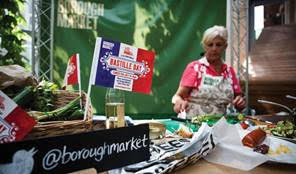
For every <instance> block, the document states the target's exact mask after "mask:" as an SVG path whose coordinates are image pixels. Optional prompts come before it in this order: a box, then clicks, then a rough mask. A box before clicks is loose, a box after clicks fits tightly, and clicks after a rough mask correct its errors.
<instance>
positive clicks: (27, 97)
mask: <svg viewBox="0 0 296 174" xmlns="http://www.w3.org/2000/svg"><path fill="white" fill-rule="evenodd" d="M33 94H34V88H33V87H32V86H27V87H25V88H24V89H23V90H22V91H21V92H20V93H19V94H17V95H16V96H15V97H14V98H13V101H14V102H15V103H17V104H18V105H19V106H21V107H22V108H24V107H25V106H27V105H28V104H29V103H31V101H32V99H33Z"/></svg>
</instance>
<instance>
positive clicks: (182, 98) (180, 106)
mask: <svg viewBox="0 0 296 174" xmlns="http://www.w3.org/2000/svg"><path fill="white" fill-rule="evenodd" d="M191 90H192V88H189V87H185V86H179V88H178V90H177V92H176V94H175V95H174V96H173V98H172V103H173V104H174V111H175V112H176V113H180V112H182V111H187V108H188V101H187V98H188V96H189V94H190V92H191Z"/></svg>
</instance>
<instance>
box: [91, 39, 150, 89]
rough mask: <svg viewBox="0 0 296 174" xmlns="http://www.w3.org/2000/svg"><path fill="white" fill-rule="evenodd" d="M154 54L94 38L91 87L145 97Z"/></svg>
mask: <svg viewBox="0 0 296 174" xmlns="http://www.w3.org/2000/svg"><path fill="white" fill-rule="evenodd" d="M154 57H155V54H154V52H152V51H147V50H144V49H140V48H136V47H134V46H131V45H128V44H125V43H120V42H116V41H112V40H108V39H104V38H100V37H99V38H97V41H96V46H95V53H94V58H93V64H92V74H91V84H92V85H100V86H104V87H108V88H116V89H121V90H126V91H132V92H140V93H145V94H149V93H150V92H151V86H152V76H153V65H154Z"/></svg>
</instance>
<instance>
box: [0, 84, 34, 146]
mask: <svg viewBox="0 0 296 174" xmlns="http://www.w3.org/2000/svg"><path fill="white" fill-rule="evenodd" d="M35 124H36V121H35V120H34V119H33V118H32V117H31V116H29V115H28V114H27V112H25V111H24V110H23V109H22V108H21V107H19V106H18V105H17V104H16V103H15V102H14V101H13V100H11V99H10V98H9V97H8V96H7V95H6V94H4V93H3V92H2V91H1V90H0V143H8V142H13V141H19V140H22V139H23V138H24V137H25V136H26V135H27V134H28V133H29V132H30V131H31V130H32V128H33V127H34V126H35Z"/></svg>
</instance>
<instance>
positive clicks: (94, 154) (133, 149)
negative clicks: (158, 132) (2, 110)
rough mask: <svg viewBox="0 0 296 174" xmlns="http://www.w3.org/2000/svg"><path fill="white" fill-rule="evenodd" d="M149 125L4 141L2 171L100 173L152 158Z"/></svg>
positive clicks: (0, 151)
mask: <svg viewBox="0 0 296 174" xmlns="http://www.w3.org/2000/svg"><path fill="white" fill-rule="evenodd" d="M149 144H150V140H149V127H148V124H144V125H138V126H131V127H123V128H117V129H106V130H99V131H94V132H87V133H80V134H73V135H66V136H58V137H50V138H43V139H36V140H27V141H21V142H13V143H7V144H0V154H1V155H0V156H1V157H0V173H13V174H30V173H33V174H34V173H36V174H37V173H69V172H73V171H77V170H82V169H87V168H95V169H96V170H97V172H101V171H106V170H109V169H114V168H119V167H123V166H127V165H129V164H133V163H137V162H141V161H145V160H148V159H149V157H150V152H149Z"/></svg>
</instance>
